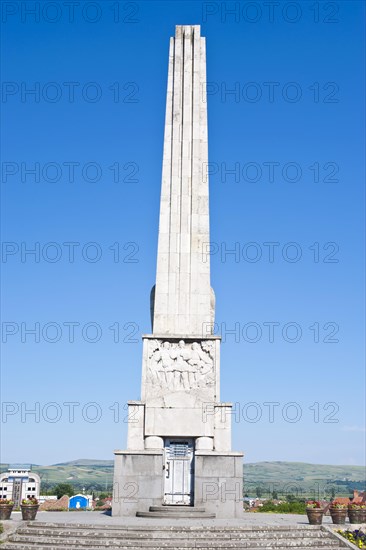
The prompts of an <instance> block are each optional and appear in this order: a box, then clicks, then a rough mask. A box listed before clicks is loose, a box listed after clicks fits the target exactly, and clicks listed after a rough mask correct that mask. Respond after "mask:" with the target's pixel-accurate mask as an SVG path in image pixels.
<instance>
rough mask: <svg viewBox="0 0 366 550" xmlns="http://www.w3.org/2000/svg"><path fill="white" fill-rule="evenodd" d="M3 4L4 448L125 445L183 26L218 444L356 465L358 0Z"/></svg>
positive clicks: (105, 453)
mask: <svg viewBox="0 0 366 550" xmlns="http://www.w3.org/2000/svg"><path fill="white" fill-rule="evenodd" d="M34 7H35V9H36V12H35V13H33V14H32V13H31V11H32V9H34ZM1 8H2V10H3V12H2V20H3V38H2V40H3V48H2V56H3V74H2V78H3V81H4V83H3V89H2V104H1V107H2V112H3V137H4V136H6V141H5V142H3V146H2V192H3V202H2V204H3V217H2V224H3V226H2V239H3V249H2V268H3V279H2V291H3V294H2V329H3V330H2V339H3V344H2V348H3V352H2V399H3V411H2V412H3V415H2V426H1V428H2V440H1V443H2V448H1V460H2V461H3V462H14V461H16V462H30V463H38V464H52V463H57V462H61V461H67V460H73V459H77V458H96V459H112V458H113V450H114V449H116V448H120V449H123V448H125V446H126V410H125V409H124V406H125V403H126V402H127V401H128V400H135V399H139V398H140V379H141V351H142V346H141V334H144V333H149V332H150V330H151V327H150V312H149V293H150V289H151V287H152V285H153V284H154V282H155V269H156V252H157V233H158V215H159V198H160V183H161V181H160V178H161V164H162V147H163V130H164V116H165V97H166V81H167V69H168V47H169V37H170V36H173V35H174V32H175V25H176V24H200V25H201V34H202V35H203V36H205V37H206V39H207V71H208V73H207V80H208V90H209V95H208V120H209V160H210V166H209V172H210V207H211V238H212V257H211V267H212V285H213V287H214V289H215V292H216V301H217V310H216V321H217V324H218V327H217V331H218V332H221V333H222V335H223V343H222V361H221V399H222V401H230V402H233V403H236V408H235V411H236V414H235V417H234V422H233V448H234V449H236V450H243V451H244V453H245V461H246V462H256V461H271V460H288V461H303V462H314V463H325V464H327V463H329V464H362V463H363V462H364V448H365V431H364V427H363V418H364V390H365V384H364V342H363V340H364V328H365V327H364V290H363V285H364V252H363V251H364V242H363V239H364V164H363V153H364V147H365V143H364V114H365V113H364V93H365V88H364V79H363V70H364V54H363V52H364V38H365V37H364V32H365V31H364V19H365V13H364V11H365V10H364V8H365V4H364V2H363V1H352V0H347V1H338V2H337V1H335V2H322V1H320V2H312V1H300V0H297V1H295V2H264V1H255V2H198V1H194V2H179V1H174V2H173V1H165V2H164V1H158V2H154V1H149V2H115V1H113V2H112V1H109V0H104V1H99V2H82V1H80V2H78V3H75V2H74V3H73V2H69V3H67V2H63V1H59V2H5V1H3V2H2V3H1ZM233 9H234V13H231V12H232V10H233ZM37 10H38V11H37ZM230 10H231V11H230ZM32 90H33V93H32V92H31V91H32ZM32 170H33V172H32ZM32 249H33V250H35V252H34V253H33V254H32V253H29V250H32ZM233 250H234V251H235V252H234V253H232V254H229V253H228V252H229V251H233ZM27 251H28V252H27ZM32 329H33V333H32V332H31V331H32ZM230 331H234V333H233V332H230ZM32 410H33V411H34V412H33V413H31V412H29V411H32Z"/></svg>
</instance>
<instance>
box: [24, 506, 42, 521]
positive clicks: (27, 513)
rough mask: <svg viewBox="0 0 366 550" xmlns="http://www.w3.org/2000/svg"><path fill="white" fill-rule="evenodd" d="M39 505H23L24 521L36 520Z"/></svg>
mask: <svg viewBox="0 0 366 550" xmlns="http://www.w3.org/2000/svg"><path fill="white" fill-rule="evenodd" d="M38 508H39V504H21V505H20V509H21V511H22V519H25V520H32V519H35V518H36V515H37V512H38Z"/></svg>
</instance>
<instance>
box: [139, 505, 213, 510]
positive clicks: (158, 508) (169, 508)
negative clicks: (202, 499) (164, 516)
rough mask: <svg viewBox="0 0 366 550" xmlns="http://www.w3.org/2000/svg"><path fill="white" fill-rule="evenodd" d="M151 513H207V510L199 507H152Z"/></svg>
mask: <svg viewBox="0 0 366 550" xmlns="http://www.w3.org/2000/svg"><path fill="white" fill-rule="evenodd" d="M149 510H150V512H185V511H192V512H205V511H206V508H200V507H199V506H180V505H178V504H177V505H175V506H150V508H149Z"/></svg>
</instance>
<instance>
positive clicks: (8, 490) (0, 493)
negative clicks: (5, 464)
mask: <svg viewBox="0 0 366 550" xmlns="http://www.w3.org/2000/svg"><path fill="white" fill-rule="evenodd" d="M40 488H41V478H40V477H39V475H38V474H36V473H34V472H32V471H31V466H30V465H25V464H12V465H9V468H8V471H7V472H4V473H2V474H0V498H1V499H4V498H7V499H9V500H13V501H14V505H15V506H16V507H17V506H19V505H20V503H21V501H22V499H23V498H30V497H35V498H36V499H38V498H39V495H40Z"/></svg>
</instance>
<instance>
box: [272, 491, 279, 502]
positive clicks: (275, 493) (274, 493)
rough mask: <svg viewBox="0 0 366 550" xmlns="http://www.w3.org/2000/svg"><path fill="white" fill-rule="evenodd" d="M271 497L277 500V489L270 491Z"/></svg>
mask: <svg viewBox="0 0 366 550" xmlns="http://www.w3.org/2000/svg"><path fill="white" fill-rule="evenodd" d="M272 498H273V500H278V493H277V491H272Z"/></svg>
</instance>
